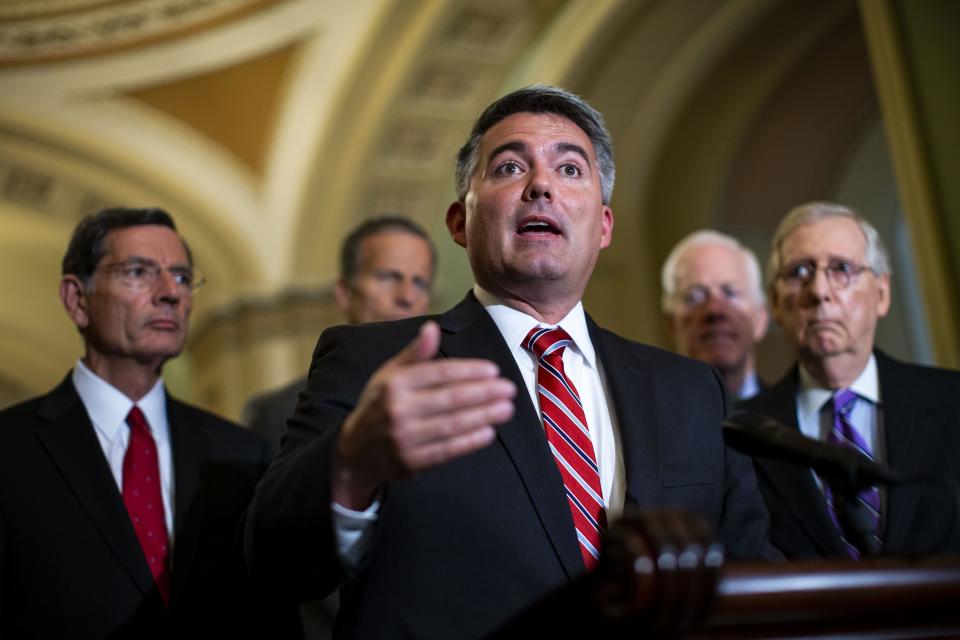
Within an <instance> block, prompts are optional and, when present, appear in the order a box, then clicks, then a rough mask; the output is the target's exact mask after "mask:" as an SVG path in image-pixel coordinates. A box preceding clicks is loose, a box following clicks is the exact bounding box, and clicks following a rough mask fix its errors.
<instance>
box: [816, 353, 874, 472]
mask: <svg viewBox="0 0 960 640" xmlns="http://www.w3.org/2000/svg"><path fill="white" fill-rule="evenodd" d="M849 388H850V390H851V391H853V392H854V393H856V394H857V400H858V402H857V403H856V404H855V405H854V406H853V411H852V412H851V413H850V422H851V424H853V425H855V426H856V428H857V431H859V432H860V436H861V437H862V438H863V440H864V442H866V443H867V446H869V447H870V452H871V454H872V455H873V459H874V460H875V461H877V462H883V461H884V460H886V451H884V447H883V438H882V437H881V435H882V426H883V425H882V420H881V418H882V416H881V412H880V411H879V406H880V400H881V398H880V379H879V377H878V376H877V360H876V358H874V357H873V354H871V355H870V359H869V360H867V366H865V367H864V368H863V371H861V372H860V375H859V376H858V377H857V379H856V380H854V381H853V384H851V385H850V387H849ZM835 392H836V390H835V389H827V388H825V387H823V386H822V385H821V384H820V383H819V382H817V381H816V380H815V379H814V378H813V376H811V375H810V374H809V373H807V371H806V369H804V368H803V365H801V366H800V387H799V390H798V391H797V424H798V425H799V426H800V431H801V432H802V433H803V435H805V436H807V437H808V438H813V439H814V440H820V441H822V442H826V441H827V436H828V435H829V434H830V432H831V431H832V430H833V407H832V406H830V401H831V400H832V399H833V395H834V393H835ZM865 401H866V402H865Z"/></svg>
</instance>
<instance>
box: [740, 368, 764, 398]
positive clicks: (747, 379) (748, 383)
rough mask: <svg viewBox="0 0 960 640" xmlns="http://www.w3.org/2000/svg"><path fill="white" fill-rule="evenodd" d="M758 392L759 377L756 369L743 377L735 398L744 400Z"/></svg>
mask: <svg viewBox="0 0 960 640" xmlns="http://www.w3.org/2000/svg"><path fill="white" fill-rule="evenodd" d="M758 393H760V378H758V377H757V372H756V371H750V372H749V373H747V375H745V376H744V377H743V384H741V385H740V388H739V389H737V400H746V399H747V398H752V397H753V396H755V395H757V394H758Z"/></svg>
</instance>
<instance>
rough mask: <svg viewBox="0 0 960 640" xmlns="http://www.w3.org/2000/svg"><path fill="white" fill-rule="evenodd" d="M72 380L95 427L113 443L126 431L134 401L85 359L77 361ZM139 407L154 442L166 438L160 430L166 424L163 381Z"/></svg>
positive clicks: (148, 394) (149, 392)
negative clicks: (123, 430) (94, 370)
mask: <svg viewBox="0 0 960 640" xmlns="http://www.w3.org/2000/svg"><path fill="white" fill-rule="evenodd" d="M72 380H73V386H74V388H76V390H77V394H78V395H79V396H80V400H82V401H83V406H84V407H85V408H86V410H87V415H89V416H90V421H91V422H92V423H93V426H94V428H95V429H97V430H98V431H99V432H100V433H101V434H102V435H103V436H104V437H105V438H106V439H107V440H108V441H109V442H113V439H114V438H116V437H117V435H118V434H119V433H120V431H121V429H126V428H127V414H128V413H130V409H131V408H133V405H134V403H133V401H132V400H130V398H128V397H127V396H126V395H125V394H124V393H123V392H122V391H120V390H119V389H117V388H116V387H114V386H113V385H111V384H110V383H109V382H107V381H106V380H104V379H103V378H101V377H100V376H98V375H97V374H95V373H94V372H93V371H91V370H90V369H89V368H88V367H87V365H85V364H84V363H83V360H77V365H76V366H75V367H74V368H73V376H72ZM136 404H137V406H138V407H140V410H141V411H143V415H144V417H146V419H147V424H148V425H150V433H151V435H152V436H153V437H154V439H155V440H156V439H159V438H160V437H164V434H163V433H162V432H161V430H160V425H164V424H166V423H167V398H166V391H165V389H164V386H163V379H162V378H160V379H158V380H157V382H156V384H154V385H153V388H151V389H150V391H148V392H147V394H146V395H145V396H143V397H142V398H140V400H139V402H137V403H136Z"/></svg>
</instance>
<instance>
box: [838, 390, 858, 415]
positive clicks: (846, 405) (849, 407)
mask: <svg viewBox="0 0 960 640" xmlns="http://www.w3.org/2000/svg"><path fill="white" fill-rule="evenodd" d="M856 402H857V394H856V393H854V392H853V391H851V390H850V389H841V390H840V391H838V392H837V393H836V394H835V395H834V396H833V410H834V411H835V412H837V413H839V414H842V415H847V414H849V413H850V412H851V411H853V405H854V404H855V403H856Z"/></svg>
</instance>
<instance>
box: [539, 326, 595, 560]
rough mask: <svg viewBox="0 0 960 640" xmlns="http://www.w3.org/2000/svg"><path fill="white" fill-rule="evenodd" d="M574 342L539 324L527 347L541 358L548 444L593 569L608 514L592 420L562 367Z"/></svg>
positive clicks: (561, 332) (541, 400)
mask: <svg viewBox="0 0 960 640" xmlns="http://www.w3.org/2000/svg"><path fill="white" fill-rule="evenodd" d="M571 342H572V340H571V338H570V336H569V335H568V334H567V332H566V331H564V330H563V329H561V328H560V327H557V328H556V329H546V328H543V327H534V328H533V329H532V330H531V331H530V333H528V334H527V338H526V340H525V341H524V344H523V346H524V347H525V348H526V349H528V350H529V351H532V352H533V353H534V354H535V355H536V356H537V360H538V361H539V365H540V366H538V367H537V400H538V401H539V403H540V415H541V417H542V418H543V427H544V429H545V431H546V435H547V443H548V444H549V445H550V451H551V452H553V458H554V461H555V462H556V463H557V468H558V469H559V470H560V475H561V476H562V477H563V484H564V488H565V489H566V493H567V500H568V502H569V503H570V512H571V513H572V514H573V524H574V526H575V527H576V529H577V540H578V541H579V542H580V554H581V555H582V556H583V564H584V565H586V567H587V569H592V568H593V567H594V566H595V565H596V564H597V559H598V558H599V557H600V542H601V540H602V538H603V535H602V533H601V532H602V531H603V529H604V527H606V513H605V512H604V510H603V491H602V489H601V488H600V471H599V469H598V467H597V458H596V456H595V455H594V452H593V441H592V440H591V439H590V429H589V428H588V426H587V418H586V415H585V414H584V412H583V405H582V404H581V402H580V395H579V394H578V393H577V390H576V388H575V387H574V386H573V382H571V381H570V379H569V378H567V375H566V373H564V370H563V350H564V349H566V347H567V346H568V345H569V344H570V343H571Z"/></svg>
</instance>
